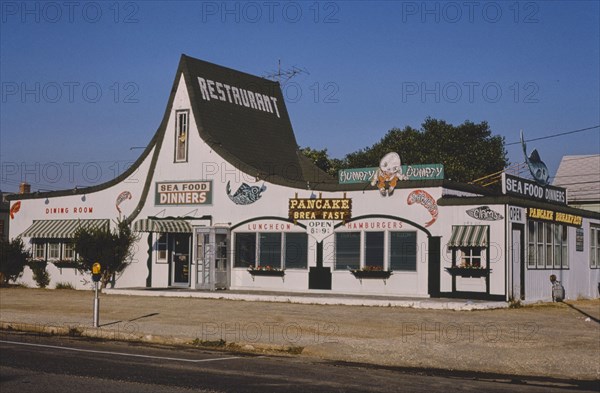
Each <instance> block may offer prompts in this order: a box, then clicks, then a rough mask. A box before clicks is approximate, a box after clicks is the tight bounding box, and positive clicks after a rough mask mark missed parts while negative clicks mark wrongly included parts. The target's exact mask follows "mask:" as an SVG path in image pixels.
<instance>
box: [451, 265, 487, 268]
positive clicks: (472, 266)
mask: <svg viewBox="0 0 600 393" xmlns="http://www.w3.org/2000/svg"><path fill="white" fill-rule="evenodd" d="M452 268H453V269H486V267H485V266H475V265H467V264H462V265H460V266H453V267H452Z"/></svg>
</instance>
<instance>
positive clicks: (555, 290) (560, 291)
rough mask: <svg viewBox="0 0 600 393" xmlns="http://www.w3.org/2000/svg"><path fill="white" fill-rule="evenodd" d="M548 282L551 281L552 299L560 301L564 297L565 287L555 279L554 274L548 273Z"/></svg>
mask: <svg viewBox="0 0 600 393" xmlns="http://www.w3.org/2000/svg"><path fill="white" fill-rule="evenodd" d="M550 282H551V283H552V301H553V302H562V301H563V300H564V298H565V288H564V287H563V286H562V284H561V283H560V281H558V280H557V279H556V275H554V274H551V275H550Z"/></svg>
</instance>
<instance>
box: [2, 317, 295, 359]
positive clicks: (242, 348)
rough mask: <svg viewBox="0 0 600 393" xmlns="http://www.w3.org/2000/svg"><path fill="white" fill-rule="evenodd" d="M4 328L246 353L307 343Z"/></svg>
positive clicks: (18, 325)
mask: <svg viewBox="0 0 600 393" xmlns="http://www.w3.org/2000/svg"><path fill="white" fill-rule="evenodd" d="M1 331H9V332H10V331H18V332H28V333H37V334H39V335H48V336H64V337H87V338H93V339H101V340H112V341H125V342H137V343H146V344H157V345H175V346H187V347H193V348H199V349H207V350H221V351H232V352H247V353H270V354H289V355H299V354H301V353H302V351H303V350H304V347H300V346H294V345H277V344H264V343H256V342H252V343H247V342H230V343H227V342H225V341H221V340H219V341H201V340H199V339H198V338H189V337H173V336H161V335H156V334H146V333H142V332H138V333H129V332H126V331H119V330H117V331H115V330H113V329H103V328H101V327H100V328H94V327H85V326H81V324H72V325H69V324H65V325H64V326H55V325H49V324H32V323H23V322H4V321H0V332H1Z"/></svg>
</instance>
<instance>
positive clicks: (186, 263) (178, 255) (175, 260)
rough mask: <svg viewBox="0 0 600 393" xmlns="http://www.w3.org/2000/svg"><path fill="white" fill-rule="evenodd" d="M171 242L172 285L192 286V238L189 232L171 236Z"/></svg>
mask: <svg viewBox="0 0 600 393" xmlns="http://www.w3.org/2000/svg"><path fill="white" fill-rule="evenodd" d="M169 237H170V238H171V239H172V243H171V285H173V286H185V287H189V286H190V238H191V236H190V235H189V234H187V233H177V234H172V235H171V236H169Z"/></svg>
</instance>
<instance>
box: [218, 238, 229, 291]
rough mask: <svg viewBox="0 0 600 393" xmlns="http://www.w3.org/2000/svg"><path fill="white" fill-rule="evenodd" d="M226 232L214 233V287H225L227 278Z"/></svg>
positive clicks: (226, 286)
mask: <svg viewBox="0 0 600 393" xmlns="http://www.w3.org/2000/svg"><path fill="white" fill-rule="evenodd" d="M227 243H228V242H227V234H226V233H216V234H215V288H217V289H227V288H228V287H229V285H228V279H229V272H228V268H229V260H228V259H229V258H227V255H228V252H227Z"/></svg>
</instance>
